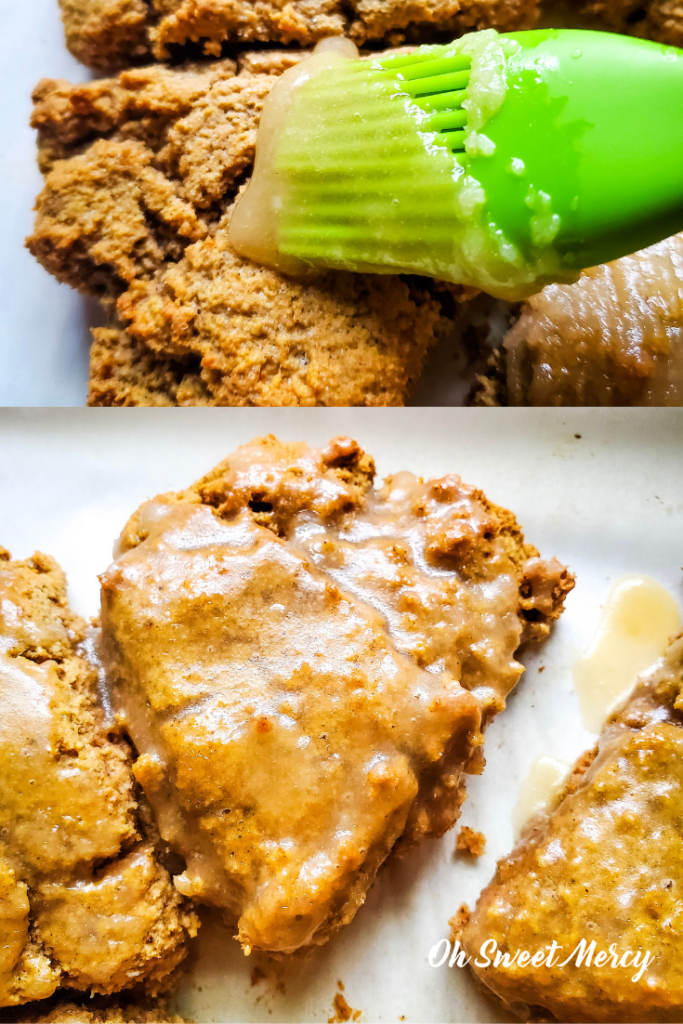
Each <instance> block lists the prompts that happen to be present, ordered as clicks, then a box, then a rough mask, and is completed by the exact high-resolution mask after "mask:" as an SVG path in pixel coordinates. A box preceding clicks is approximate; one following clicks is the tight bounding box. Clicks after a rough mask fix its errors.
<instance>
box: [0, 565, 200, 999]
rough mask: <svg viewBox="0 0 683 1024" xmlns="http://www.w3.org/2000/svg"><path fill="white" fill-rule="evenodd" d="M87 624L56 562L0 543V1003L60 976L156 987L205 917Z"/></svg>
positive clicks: (43, 989) (71, 981) (44, 990)
mask: <svg viewBox="0 0 683 1024" xmlns="http://www.w3.org/2000/svg"><path fill="white" fill-rule="evenodd" d="M83 633H84V623H83V622H82V621H81V620H80V619H78V618H77V617H76V616H75V615H73V614H72V613H71V612H70V611H69V608H68V606H67V602H66V588H65V580H64V576H63V573H62V572H61V570H60V569H59V567H58V566H57V564H56V563H55V562H54V561H53V560H52V559H51V558H48V557H47V556H45V555H40V554H36V555H34V556H33V558H31V559H29V560H28V561H24V562H12V561H10V559H9V555H8V553H7V552H6V551H4V550H0V787H1V789H2V795H3V798H2V801H1V802H0V894H1V896H0V1006H7V1005H10V1006H12V1005H15V1004H18V1003H23V1002H26V1001H28V1000H34V999H42V998H46V997H48V996H50V995H51V994H52V993H53V992H54V991H55V989H57V987H64V986H65V987H71V988H75V989H81V990H88V991H92V992H100V993H111V992H115V991H118V990H120V989H125V988H129V987H131V986H133V985H136V984H139V983H140V982H143V983H144V984H145V985H146V986H147V988H148V989H149V991H150V992H154V991H155V990H158V989H159V988H160V987H161V986H162V985H163V983H164V979H165V978H167V976H168V975H169V974H170V972H171V971H172V970H173V969H174V968H175V967H176V966H177V965H178V964H179V963H180V961H181V960H182V958H183V957H184V955H185V952H186V940H187V938H188V935H190V934H194V932H195V931H196V927H197V922H196V918H195V916H194V914H193V913H191V912H189V911H188V910H186V908H185V906H184V903H183V900H182V899H181V898H180V896H179V895H178V893H177V892H176V891H175V889H174V888H173V885H172V883H171V880H170V876H169V875H168V873H167V871H166V870H165V869H164V868H163V867H162V866H161V864H160V863H159V861H158V859H157V855H156V852H155V847H154V838H153V829H152V827H151V824H150V822H149V821H148V820H147V819H148V818H149V813H148V812H146V811H145V810H144V808H143V807H142V806H140V804H139V802H138V800H137V799H136V794H135V790H134V780H133V776H132V773H131V761H132V758H131V754H130V750H129V748H128V746H127V744H125V743H124V742H123V740H122V739H121V738H120V736H118V735H117V734H116V733H115V732H112V731H110V730H109V731H108V730H107V728H106V725H105V722H104V718H103V714H102V710H101V708H100V706H99V703H98V697H97V674H96V672H95V671H94V670H93V669H92V668H91V667H90V665H89V664H88V663H87V662H86V661H85V660H84V658H83V657H82V656H81V655H80V654H79V651H78V643H79V642H80V641H81V640H82V639H83Z"/></svg>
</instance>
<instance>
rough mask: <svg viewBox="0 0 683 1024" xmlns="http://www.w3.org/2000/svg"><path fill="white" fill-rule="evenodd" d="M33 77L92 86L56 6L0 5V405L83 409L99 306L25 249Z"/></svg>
mask: <svg viewBox="0 0 683 1024" xmlns="http://www.w3.org/2000/svg"><path fill="white" fill-rule="evenodd" d="M41 78H68V79H69V80H70V81H72V82H80V81H85V80H86V79H88V78H90V73H89V72H88V71H87V69H86V68H84V67H82V66H81V65H80V64H78V63H77V61H75V60H74V59H73V57H71V55H70V54H69V53H68V51H67V49H66V46H65V45H64V35H63V31H62V24H61V21H60V17H59V8H58V4H57V0H0V405H83V403H84V402H85V395H86V390H87V379H88V348H89V337H90V336H89V330H88V326H89V323H90V322H92V323H95V322H96V320H95V319H93V317H94V318H97V317H98V316H99V311H98V308H97V305H96V303H94V302H93V303H91V302H84V300H83V299H82V298H80V296H78V295H77V294H76V292H74V291H72V290H71V289H70V288H68V287H67V286H66V285H60V284H58V282H57V281H55V279H54V278H52V277H50V275H49V274H48V273H47V272H46V271H45V270H43V268H42V267H40V266H39V265H38V264H37V263H36V261H35V260H34V258H33V257H32V256H31V254H30V253H29V252H28V250H27V249H25V248H24V238H25V237H26V236H27V235H28V234H30V232H31V229H32V225H33V204H34V202H35V198H36V196H37V195H38V193H39V191H40V189H41V188H42V176H41V175H40V173H39V171H38V167H37V164H36V149H35V133H34V132H33V130H32V129H31V128H29V118H30V116H31V92H32V90H33V88H34V86H35V85H36V83H37V82H38V81H39V80H40V79H41ZM97 322H99V321H97Z"/></svg>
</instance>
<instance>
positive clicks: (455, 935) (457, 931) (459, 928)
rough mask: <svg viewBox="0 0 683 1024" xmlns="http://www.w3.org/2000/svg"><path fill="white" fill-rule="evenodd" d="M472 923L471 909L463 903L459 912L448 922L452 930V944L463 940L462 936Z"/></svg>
mask: <svg viewBox="0 0 683 1024" xmlns="http://www.w3.org/2000/svg"><path fill="white" fill-rule="evenodd" d="M469 923H470V908H469V907H468V905H467V904H466V903H461V904H460V906H459V907H458V909H457V911H456V912H455V914H454V915H453V917H451V918H450V919H449V921H448V924H449V926H450V929H451V942H453V943H456V942H458V941H460V940H461V939H462V934H463V932H464V930H465V928H466V927H467V925H468V924H469Z"/></svg>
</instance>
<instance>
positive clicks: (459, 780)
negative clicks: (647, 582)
mask: <svg viewBox="0 0 683 1024" xmlns="http://www.w3.org/2000/svg"><path fill="white" fill-rule="evenodd" d="M373 476H374V465H373V463H372V459H371V458H370V457H369V456H368V455H367V454H366V453H364V452H362V451H361V449H360V448H359V447H358V445H357V444H356V443H355V442H353V441H351V440H349V439H348V438H338V439H336V440H335V441H333V442H332V443H331V444H330V445H328V446H327V448H325V449H322V450H317V449H310V448H308V446H306V445H304V444H291V445H283V444H281V443H279V442H278V441H276V440H275V439H274V438H265V439H261V440H257V441H255V442H252V444H250V445H247V446H245V447H243V448H240V449H238V450H237V451H236V452H235V453H234V454H233V455H232V456H230V457H229V458H228V459H226V460H225V462H223V463H221V464H220V465H219V466H217V467H216V469H215V470H214V471H212V472H211V473H210V474H208V476H206V477H205V478H203V479H202V480H200V481H198V482H197V483H196V484H195V485H193V486H192V487H191V488H189V489H188V490H186V491H183V492H180V493H178V494H171V495H163V496H161V497H160V498H157V499H155V500H154V501H152V502H148V503H146V504H145V505H143V506H142V507H141V509H140V510H139V511H138V512H137V513H136V514H135V515H134V516H133V517H132V518H131V520H130V521H129V523H128V524H127V526H126V528H125V529H124V531H123V533H122V535H121V538H120V541H119V544H118V548H117V552H118V556H117V559H116V561H115V562H114V564H113V565H112V566H111V567H110V568H109V569H108V570H107V572H106V573H105V574H104V576H103V577H102V624H103V657H104V660H105V663H106V665H107V668H108V672H109V675H110V678H111V679H112V682H113V691H114V695H115V700H116V701H117V703H118V706H119V708H120V711H121V713H122V714H123V716H124V719H125V721H126V722H127V727H128V729H129V730H130V732H131V735H132V737H133V739H134V742H135V743H136V746H137V748H138V750H139V751H140V755H141V756H140V758H139V759H138V761H137V763H136V766H135V774H136V777H137V778H138V779H139V781H140V782H141V783H142V785H143V788H144V789H145V791H146V792H147V794H148V796H149V799H150V801H151V802H152V804H153V806H154V808H155V811H156V815H157V819H158V821H159V827H160V830H161V833H162V836H163V837H164V838H165V839H166V840H167V841H168V842H169V843H170V844H171V845H172V846H173V847H174V848H175V849H177V850H178V852H180V853H181V854H182V856H183V857H184V859H185V861H186V864H187V869H186V871H185V872H184V873H183V874H182V875H181V876H180V877H179V878H177V879H176V885H177V886H178V888H179V889H180V890H181V891H182V892H186V893H188V894H191V895H193V896H194V897H195V898H198V899H200V900H204V901H206V902H209V903H214V904H216V905H218V906H219V907H221V908H222V909H223V911H224V913H225V915H226V917H227V919H228V920H229V921H237V924H238V930H239V935H240V939H241V941H242V943H243V945H244V947H245V948H247V949H249V948H261V949H270V950H275V951H278V952H291V951H293V950H295V949H297V948H300V947H303V946H306V945H310V944H312V943H320V942H323V941H325V940H326V939H327V938H328V937H329V935H330V934H331V932H332V931H334V930H335V929H336V928H338V927H339V926H341V925H342V924H344V923H347V922H348V921H349V920H351V918H352V917H353V916H354V914H355V912H356V910H357V909H358V907H359V906H360V904H361V903H362V902H363V900H364V898H365V893H366V891H367V889H368V887H369V885H370V884H371V882H372V880H373V878H374V876H375V874H376V872H377V870H378V868H379V867H380V865H381V863H382V861H383V860H384V859H385V858H386V856H387V855H388V854H389V852H390V851H391V849H392V848H393V847H394V846H395V844H396V843H397V842H398V841H399V839H400V841H401V844H402V845H403V846H406V845H408V844H410V843H413V842H416V841H418V840H420V839H422V838H425V837H429V836H438V835H441V834H442V833H443V832H444V831H445V830H446V829H448V828H450V826H451V825H452V824H453V822H454V821H455V819H456V818H457V816H458V813H459V807H460V804H461V803H462V800H463V798H464V785H463V772H464V771H479V770H481V767H482V765H483V759H482V757H481V749H480V747H481V736H480V733H479V724H480V721H481V720H482V719H484V720H489V719H490V717H491V716H492V715H493V714H494V713H495V711H497V710H500V708H502V707H503V706H504V698H505V694H506V693H507V692H508V691H509V690H510V688H511V687H512V686H513V685H514V684H515V682H516V681H517V679H518V678H519V675H520V673H521V666H520V665H519V664H518V663H517V662H516V661H515V659H514V653H515V651H516V649H517V647H518V645H519V643H520V642H521V640H522V638H523V637H526V638H533V637H539V636H543V635H545V634H547V631H548V628H549V623H550V622H551V621H552V620H553V619H554V618H555V617H557V615H559V613H560V611H561V608H562V602H563V599H564V595H565V593H566V592H567V591H568V590H569V589H571V586H572V585H573V584H572V580H571V576H570V575H569V573H568V572H567V571H566V570H565V569H564V568H563V567H562V566H560V565H559V563H557V562H555V561H554V560H550V561H549V562H545V561H542V560H541V559H540V558H539V557H538V553H537V552H536V551H535V549H533V548H530V547H529V546H527V545H525V543H524V540H523V538H522V536H521V533H520V531H519V527H518V526H517V524H516V522H515V521H514V518H513V517H512V516H511V515H510V513H508V512H505V511H504V510H502V509H498V508H496V507H495V506H493V505H491V504H490V503H488V502H487V501H486V499H485V498H484V496H483V495H481V494H480V492H476V491H474V490H473V489H472V488H467V487H465V486H464V485H462V484H461V482H460V481H459V479H458V478H457V477H447V478H445V479H444V480H441V481H430V482H428V483H426V484H425V483H423V482H422V481H419V480H417V479H416V478H414V477H412V476H411V475H410V474H400V476H399V477H397V478H393V480H392V481H389V482H388V483H387V486H386V488H385V491H384V492H381V493H380V494H375V493H374V491H373V490H372V480H373ZM399 492H400V493H399ZM439 624H440V625H441V627H442V633H443V637H442V639H441V640H440V641H436V642H434V643H432V642H431V641H432V638H433V629H434V627H435V626H436V627H438V626H439ZM266 766H267V767H266Z"/></svg>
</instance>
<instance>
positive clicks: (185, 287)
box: [28, 52, 446, 406]
mask: <svg viewBox="0 0 683 1024" xmlns="http://www.w3.org/2000/svg"><path fill="white" fill-rule="evenodd" d="M297 59H299V55H297V54H288V53H282V52H280V53H274V52H271V53H268V52H266V53H261V54H246V55H243V57H242V58H240V60H239V62H238V65H237V67H236V65H235V63H234V62H232V61H222V62H218V63H216V64H203V65H200V66H188V67H185V68H176V69H171V68H167V67H165V66H154V67H151V68H145V69H137V70H133V71H127V72H124V73H123V74H121V75H120V76H119V77H118V78H116V79H109V80H100V81H96V82H90V83H88V84H86V85H83V86H77V87H72V86H69V85H68V83H65V82H59V81H46V82H43V83H41V85H40V86H39V87H38V88H37V89H36V92H35V94H34V99H35V101H36V106H35V111H34V118H33V124H34V126H35V127H37V128H38V134H39V151H40V162H41V167H42V169H43V171H44V172H45V174H46V181H45V188H44V190H43V192H42V193H41V195H40V196H39V197H38V202H37V217H36V225H35V230H34V233H33V235H32V236H31V238H30V239H29V240H28V246H29V248H30V250H31V252H32V253H33V254H34V255H35V256H36V258H37V259H38V260H39V261H40V262H41V263H42V264H43V266H44V267H45V268H46V269H47V270H48V271H49V272H50V273H52V274H54V275H55V276H56V277H57V278H58V279H59V280H61V281H64V282H66V283H67V284H70V285H71V286H72V287H75V288H78V289H80V290H81V291H84V292H86V293H88V294H91V295H95V296H97V297H99V298H100V299H102V300H103V301H104V302H105V304H106V305H107V307H108V308H109V309H110V311H111V312H112V314H115V315H116V316H118V317H119V318H120V321H122V323H123V326H124V327H125V330H121V328H120V327H119V326H114V327H112V328H110V329H107V330H105V331H104V332H99V333H98V334H96V339H95V348H94V350H93V353H92V363H91V391H90V403H91V404H93V405H105V404H106V405H134V404H148V403H149V404H166V405H193V404H211V405H373V406H378V405H401V404H403V402H404V400H405V398H406V396H407V394H408V393H409V390H410V388H411V386H412V384H413V383H414V381H415V380H416V379H417V377H418V376H419V374H420V371H421V369H422V365H423V363H424V360H425V357H426V354H427V352H428V350H429V348H430V347H431V346H432V345H433V344H434V343H435V342H436V341H437V339H438V337H439V336H440V332H441V331H442V330H443V329H444V328H445V326H446V321H445V320H444V318H443V317H442V313H441V305H440V303H439V301H437V299H436V298H435V296H434V295H433V294H432V293H431V292H430V283H429V282H427V281H425V280H424V279H420V278H399V277H377V276H373V275H368V274H334V273H327V274H322V275H319V276H317V277H314V278H312V279H308V280H306V281H305V282H301V281H295V280H293V279H291V278H286V277H284V276H282V275H281V274H277V273H275V272H274V271H271V270H267V269H265V268H263V267H260V266H257V265H256V264H253V263H250V262H249V261H247V260H244V259H241V258H239V257H238V256H237V255H236V254H235V253H234V252H233V251H232V250H231V248H230V245H229V242H228V230H227V228H228V221H229V217H230V211H231V206H232V203H233V200H234V197H235V195H236V192H237V189H238V187H239V186H240V183H241V182H243V181H244V178H245V175H248V174H249V173H250V169H251V164H252V160H253V155H254V144H255V139H256V130H257V126H258V120H259V117H260V113H261V109H262V107H263V102H264V100H265V98H266V96H267V94H268V92H269V90H270V89H271V88H272V86H273V84H274V82H275V81H276V80H277V74H279V73H281V72H282V71H283V70H284V69H285V68H286V67H287V66H288V65H291V63H292V62H294V61H296V60H297ZM236 70H237V71H238V72H239V73H238V74H237V75H236V74H235V71H236ZM265 71H271V72H273V73H265ZM114 332H115V333H114Z"/></svg>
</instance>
